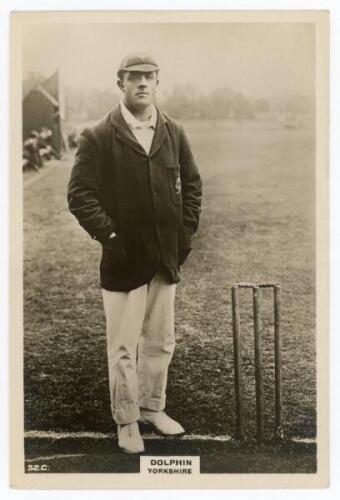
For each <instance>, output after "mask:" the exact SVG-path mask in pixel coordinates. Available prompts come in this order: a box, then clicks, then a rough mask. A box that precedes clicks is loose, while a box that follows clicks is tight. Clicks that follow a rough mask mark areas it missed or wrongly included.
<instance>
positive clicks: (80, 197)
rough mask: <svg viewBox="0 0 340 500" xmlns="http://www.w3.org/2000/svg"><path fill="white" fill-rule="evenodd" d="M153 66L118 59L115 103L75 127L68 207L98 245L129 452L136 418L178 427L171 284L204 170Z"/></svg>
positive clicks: (136, 445) (121, 425)
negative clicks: (162, 102) (170, 389)
mask: <svg viewBox="0 0 340 500" xmlns="http://www.w3.org/2000/svg"><path fill="white" fill-rule="evenodd" d="M158 72H159V68H158V65H157V63H156V62H155V60H154V59H153V58H152V57H150V56H149V55H147V54H133V55H130V56H128V57H126V58H124V59H123V61H122V63H121V64H120V67H119V70H118V82H117V83H118V87H119V89H120V91H121V94H122V98H121V102H120V104H119V105H118V106H117V107H116V108H114V109H113V111H112V112H110V113H109V114H108V115H107V116H106V117H105V118H104V119H103V120H101V121H100V122H99V123H98V124H97V125H96V126H94V127H93V128H87V129H85V130H84V131H83V133H82V134H81V137H80V142H79V147H78V151H77V154H76V159H75V164H74V166H73V170H72V174H71V178H70V182H69V186H68V202H69V209H70V211H71V212H72V213H73V214H74V215H75V217H76V218H77V219H78V221H79V223H80V225H81V226H82V227H83V228H84V229H85V230H86V231H87V232H88V233H89V234H90V235H91V236H92V238H94V239H96V240H98V241H99V242H100V243H101V245H102V259H101V263H100V278H101V287H102V294H103V302H104V310H105V317H106V334H107V353H108V366H109V385H110V397H111V409H112V416H113V419H114V420H115V422H116V423H117V425H118V444H119V446H120V448H121V449H123V450H124V451H126V452H129V453H139V452H142V451H143V450H144V445H143V440H142V438H141V435H140V432H139V427H138V421H140V422H142V423H144V424H150V425H152V426H154V428H156V429H157V430H158V431H159V432H161V433H162V434H166V435H181V434H183V433H184V429H183V427H182V426H181V425H180V424H179V423H178V422H176V421H175V420H173V419H172V418H170V417H169V416H168V415H167V414H166V413H165V412H164V408H165V400H166V384H167V374H168V367H169V364H170V361H171V358H172V355H173V351H174V347H175V337H174V301H175V288H176V283H178V282H179V279H180V276H179V271H180V266H181V265H182V264H183V262H184V260H185V259H186V257H187V255H188V253H189V252H190V250H191V236H192V235H193V233H194V232H195V231H196V230H197V227H198V222H199V215H200V207H201V179H200V175H199V172H198V169H197V166H196V163H195V161H194V158H193V155H192V152H191V150H190V147H189V144H188V141H187V139H186V136H185V134H184V131H183V129H182V127H181V126H180V125H178V124H177V123H175V122H174V121H173V120H172V119H170V118H169V117H167V116H166V115H164V114H163V113H161V112H160V111H159V110H158V109H157V108H156V106H155V104H154V99H155V92H156V90H157V87H158V83H159V81H158Z"/></svg>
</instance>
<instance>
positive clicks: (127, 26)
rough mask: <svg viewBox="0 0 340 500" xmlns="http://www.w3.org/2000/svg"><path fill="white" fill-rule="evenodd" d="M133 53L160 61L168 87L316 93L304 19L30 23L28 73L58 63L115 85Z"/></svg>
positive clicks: (89, 81) (90, 81) (92, 81)
mask: <svg viewBox="0 0 340 500" xmlns="http://www.w3.org/2000/svg"><path fill="white" fill-rule="evenodd" d="M132 52H148V53H150V54H152V55H153V57H154V58H155V59H156V60H157V62H158V64H159V67H160V90H161V91H163V92H164V91H169V90H170V89H171V88H172V87H173V86H174V85H177V84H184V83H191V84H193V85H195V86H197V87H198V88H199V89H200V90H201V91H202V92H203V93H208V92H210V91H211V90H213V89H214V88H218V87H223V86H229V87H231V88H232V89H233V90H234V91H236V92H241V93H243V94H245V95H247V96H249V97H262V96H268V95H277V94H282V93H288V94H290V93H293V94H295V93H297V94H303V95H312V94H313V93H314V71H315V57H314V28H313V25H312V24H305V23H184V22H178V23H139V24H136V23H134V24H131V23H96V24H94V23H91V24H90V23H74V22H72V23H53V22H49V23H44V24H26V25H25V28H24V37H23V51H22V54H23V74H24V77H25V76H26V75H27V73H28V72H29V71H38V72H40V73H42V74H43V75H44V76H46V77H48V76H49V75H50V74H52V73H53V72H54V71H55V69H59V70H60V73H61V75H62V79H63V82H64V83H65V84H66V85H72V86H74V87H86V88H93V87H94V88H98V89H107V88H110V87H112V86H114V88H116V79H117V78H116V70H117V68H118V66H119V63H120V61H121V60H122V59H123V57H124V56H125V55H126V54H129V53H132Z"/></svg>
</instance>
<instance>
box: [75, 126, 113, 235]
mask: <svg viewBox="0 0 340 500" xmlns="http://www.w3.org/2000/svg"><path fill="white" fill-rule="evenodd" d="M101 155H102V153H101V148H100V144H99V141H98V140H96V137H95V134H94V132H93V131H92V130H91V129H85V130H84V131H83V132H82V133H81V135H80V139H79V146H78V150H77V153H76V157H75V162H74V165H73V168H72V172H71V177H70V180H69V184H68V190H67V200H68V206H69V210H70V212H71V213H72V214H73V215H74V216H75V217H76V219H77V220H78V222H79V224H80V225H81V226H82V227H83V228H84V229H85V231H87V232H88V233H89V234H90V236H91V237H92V238H93V239H95V240H98V241H100V242H101V243H103V244H104V243H106V242H107V240H108V238H109V236H110V235H111V234H112V233H113V232H114V231H115V230H116V224H115V221H114V220H113V219H112V217H110V216H109V215H108V214H107V213H106V212H105V210H104V208H103V207H102V205H101V185H102V179H101V173H100V172H101V169H100V162H101Z"/></svg>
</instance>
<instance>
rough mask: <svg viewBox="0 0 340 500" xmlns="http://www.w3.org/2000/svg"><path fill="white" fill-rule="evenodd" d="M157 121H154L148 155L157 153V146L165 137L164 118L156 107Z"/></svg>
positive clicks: (158, 146)
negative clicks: (154, 127) (154, 125)
mask: <svg viewBox="0 0 340 500" xmlns="http://www.w3.org/2000/svg"><path fill="white" fill-rule="evenodd" d="M157 115H158V116H157V123H156V130H155V134H154V136H153V141H152V144H151V148H150V152H149V156H153V155H154V154H156V153H157V151H158V150H159V148H160V147H161V145H162V144H163V142H164V139H165V137H166V128H165V122H166V118H165V117H164V116H163V115H162V113H161V112H160V111H159V110H158V109H157Z"/></svg>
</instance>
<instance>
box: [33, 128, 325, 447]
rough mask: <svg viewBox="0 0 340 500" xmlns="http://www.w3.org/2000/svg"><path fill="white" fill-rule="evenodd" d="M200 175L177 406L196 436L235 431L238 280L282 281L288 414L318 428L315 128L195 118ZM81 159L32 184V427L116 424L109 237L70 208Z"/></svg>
mask: <svg viewBox="0 0 340 500" xmlns="http://www.w3.org/2000/svg"><path fill="white" fill-rule="evenodd" d="M185 128H186V131H187V133H188V136H189V138H190V140H191V143H192V146H193V150H194V152H195V156H196V158H197V161H198V164H199V166H200V170H201V174H202V178H203V182H204V203H203V211H202V219H201V225H200V228H199V231H198V233H197V235H196V236H195V238H194V242H193V243H194V250H193V252H192V253H191V255H190V257H189V259H188V261H187V262H186V264H185V265H184V266H183V269H182V281H181V283H180V284H179V286H178V289H177V301H176V337H177V348H176V351H175V356H174V359H173V362H172V364H171V369H170V373H169V383H168V405H167V408H168V411H169V413H170V414H171V415H172V416H174V417H176V418H178V419H179V420H180V421H181V422H182V424H183V425H184V427H185V428H186V430H187V431H188V432H189V433H197V434H208V433H209V434H212V435H219V434H233V432H234V388H233V358H232V328H231V303H230V286H231V285H232V284H233V283H234V282H237V281H258V280H273V281H278V282H280V283H281V285H282V336H283V354H282V356H283V395H284V421H285V431H286V434H287V435H288V436H300V437H313V436H315V433H316V411H315V407H316V383H315V382H316V380H315V375H316V370H315V251H314V247H315V244H314V243H315V241H314V237H315V227H314V215H315V214H314V206H315V199H314V188H315V183H314V181H315V176H314V174H315V172H314V131H313V129H312V128H311V127H310V126H309V125H305V126H304V127H303V128H301V129H299V130H284V129H282V127H280V126H279V124H275V123H270V122H266V123H264V122H261V123H260V122H248V123H243V124H239V125H238V124H235V123H232V122H216V123H211V122H204V121H199V122H187V123H186V124H185ZM71 164H72V161H71V159H69V160H68V161H65V162H61V163H59V164H57V165H56V166H55V168H53V169H51V170H50V172H49V173H48V174H47V175H45V176H43V177H42V178H41V179H39V180H37V181H36V182H34V183H31V184H30V185H29V186H27V188H26V189H25V192H24V203H25V204H24V256H25V267H24V299H25V309H24V328H25V373H24V377H25V426H26V429H27V430H50V429H51V430H52V429H53V430H56V431H58V430H63V431H84V430H86V431H101V432H106V431H112V430H113V429H114V426H113V423H112V419H111V414H110V401H109V392H108V378H107V361H106V350H105V322H104V314H103V310H102V300H101V293H100V289H99V269H98V268H99V259H100V247H99V245H98V243H96V242H94V241H91V240H90V238H89V237H88V236H87V235H86V234H85V232H84V231H83V230H82V229H81V228H80V227H79V226H78V224H77V222H76V220H75V219H74V218H73V217H72V216H71V215H70V214H69V213H68V211H67V206H66V185H67V182H68V178H69V175H70V168H71ZM263 299H264V303H263V309H264V313H263V314H264V317H263V323H264V338H265V341H264V360H265V363H266V368H265V372H264V382H265V398H266V404H265V418H266V424H267V425H268V427H269V428H270V429H272V427H273V404H274V401H273V390H274V387H273V342H272V332H271V331H270V320H271V314H272V302H271V298H270V294H269V293H267V292H265V293H264V298H263ZM241 303H242V314H241V320H242V332H241V335H242V341H244V344H245V345H244V352H243V356H242V368H243V372H244V393H245V394H244V396H245V409H246V422H247V432H249V433H250V434H253V433H254V430H255V412H254V410H255V403H254V361H253V351H252V346H253V338H252V314H251V295H250V292H249V291H243V292H242V294H241Z"/></svg>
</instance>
